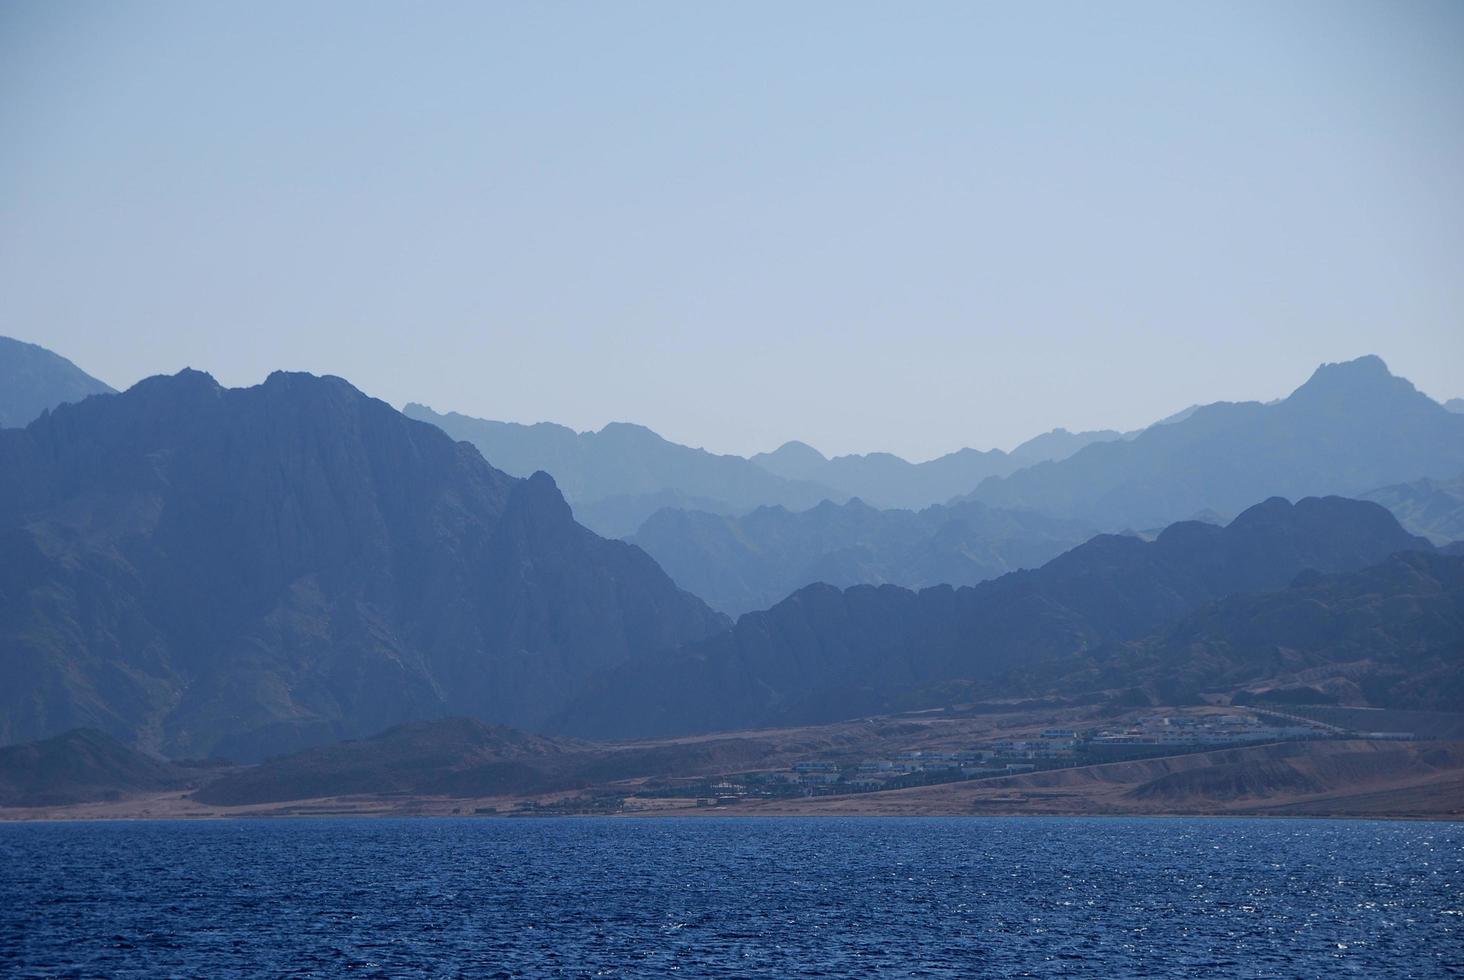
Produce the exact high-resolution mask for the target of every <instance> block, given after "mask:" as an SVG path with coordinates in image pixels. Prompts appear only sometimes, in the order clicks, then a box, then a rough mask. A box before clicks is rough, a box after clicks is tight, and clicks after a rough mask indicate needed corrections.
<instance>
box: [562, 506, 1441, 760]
mask: <svg viewBox="0 0 1464 980" xmlns="http://www.w3.org/2000/svg"><path fill="white" fill-rule="evenodd" d="M1411 549H1422V550H1431V546H1430V545H1429V543H1428V542H1427V540H1425V539H1423V538H1417V537H1414V536H1412V535H1410V534H1408V533H1407V532H1405V531H1404V530H1403V529H1402V528H1401V527H1399V525H1398V522H1397V521H1396V520H1395V519H1394V518H1393V516H1392V515H1391V514H1389V513H1388V512H1387V511H1386V510H1385V509H1384V508H1382V507H1380V506H1378V505H1377V504H1372V503H1367V502H1363V501H1354V500H1345V499H1342V498H1336V497H1330V498H1321V499H1317V498H1309V499H1305V500H1302V501H1300V502H1298V503H1297V504H1295V505H1292V504H1290V503H1288V502H1287V501H1285V500H1283V499H1280V498H1273V499H1270V500H1267V501H1265V502H1264V503H1261V504H1258V505H1256V506H1254V507H1251V508H1249V509H1248V510H1246V511H1245V512H1244V513H1242V514H1241V515H1240V516H1239V517H1237V518H1236V519H1235V520H1234V521H1233V522H1231V523H1230V524H1229V525H1228V526H1226V527H1223V528H1222V527H1216V526H1214V525H1211V524H1203V523H1198V522H1184V523H1179V524H1175V525H1172V526H1170V527H1169V528H1167V529H1166V530H1165V531H1164V532H1163V533H1162V534H1160V535H1159V537H1158V538H1157V539H1156V540H1154V541H1152V542H1148V541H1144V540H1141V539H1139V538H1137V537H1132V536H1120V535H1099V536H1098V537H1095V538H1093V539H1092V540H1091V541H1088V542H1087V543H1085V544H1083V545H1080V546H1079V547H1077V548H1074V549H1072V550H1071V551H1069V552H1067V553H1066V554H1064V555H1062V556H1060V557H1058V558H1055V559H1053V560H1052V561H1050V562H1048V563H1047V564H1046V565H1043V566H1042V567H1041V568H1040V569H1037V570H1034V571H1020V572H1013V573H1011V574H1008V575H1004V576H1002V577H1001V578H998V579H994V580H992V581H990V582H984V583H981V584H979V585H976V586H971V587H966V588H960V589H954V588H951V587H948V586H939V587H935V588H929V589H923V590H921V591H919V592H913V591H911V590H909V589H902V588H897V587H895V586H888V585H887V586H879V587H875V586H855V587H853V588H850V589H846V590H842V591H841V590H839V589H836V588H834V587H832V586H828V585H814V586H810V587H808V588H805V589H801V590H799V591H798V592H796V593H794V594H793V595H791V596H789V597H788V598H787V599H786V600H784V601H783V602H780V603H779V604H778V605H776V606H774V607H772V608H771V609H769V610H767V611H765V612H759V613H750V614H748V615H746V616H743V617H742V618H741V619H739V620H738V621H737V624H736V625H735V626H734V627H733V628H732V629H730V630H727V631H725V632H723V633H721V634H719V635H717V636H714V637H712V638H710V639H708V640H704V641H700V642H697V643H693V644H690V645H688V646H686V647H684V648H683V649H681V650H678V651H675V652H673V653H669V654H666V655H663V656H659V657H654V658H649V659H646V660H643V661H639V662H637V663H635V664H633V665H628V666H626V667H624V668H622V669H619V670H617V671H613V672H612V673H611V674H610V675H609V676H608V677H606V678H605V679H604V680H602V682H601V684H600V686H599V687H598V688H597V689H596V690H594V691H593V692H592V693H591V694H589V695H587V696H586V697H584V698H582V699H581V700H580V702H579V703H578V704H576V706H575V707H574V709H573V710H571V711H570V712H568V713H566V714H565V715H564V716H563V717H562V721H561V724H562V725H563V726H564V727H565V729H566V730H568V731H572V732H575V733H577V734H595V735H641V734H665V733H678V732H696V731H711V730H717V729H735V728H742V727H748V726H754V725H767V724H783V723H794V722H812V721H827V720H833V719H836V718H847V717H854V716H858V715H862V714H870V713H877V712H883V711H889V710H895V709H901V708H909V707H917V706H924V705H927V704H930V703H941V699H942V698H944V697H945V696H946V695H945V693H943V692H942V690H941V689H942V686H943V685H949V683H950V682H953V681H976V682H981V681H983V680H986V679H999V678H1001V677H1003V676H1006V675H1009V674H1012V673H1014V672H1016V673H1020V672H1021V670H1023V669H1026V668H1028V667H1029V666H1030V665H1033V664H1036V663H1039V662H1041V663H1047V664H1049V665H1050V666H1048V667H1047V668H1045V672H1044V673H1043V675H1042V676H1044V677H1055V676H1058V675H1066V674H1070V673H1072V672H1073V671H1076V670H1079V669H1080V668H1081V667H1083V666H1084V665H1087V664H1088V663H1089V659H1090V656H1091V654H1092V652H1093V651H1097V650H1102V649H1103V648H1104V647H1106V646H1108V645H1112V644H1117V643H1123V642H1127V641H1132V640H1137V639H1140V638H1142V637H1145V636H1147V635H1149V634H1151V633H1154V632H1156V631H1157V630H1159V629H1161V628H1163V627H1165V626H1167V625H1169V624H1172V623H1174V622H1176V621H1177V620H1179V619H1180V618H1181V617H1183V616H1184V615H1185V614H1187V613H1189V612H1192V611H1194V610H1196V609H1198V608H1199V607H1201V606H1203V605H1204V604H1206V603H1208V602H1212V601H1215V600H1217V599H1220V598H1223V597H1225V596H1229V595H1232V594H1235V593H1242V592H1265V591H1272V590H1276V589H1281V588H1284V587H1285V586H1286V585H1287V584H1288V583H1290V582H1291V581H1292V579H1293V578H1294V577H1295V576H1296V575H1297V574H1298V573H1299V572H1301V571H1303V570H1305V569H1315V570H1318V571H1322V572H1340V571H1350V570H1355V569H1359V568H1363V567H1366V566H1368V565H1370V564H1373V563H1376V562H1378V561H1380V560H1382V559H1384V558H1386V557H1387V556H1388V555H1390V554H1392V553H1394V552H1397V551H1404V550H1411ZM1064 659H1067V660H1068V661H1069V662H1068V663H1067V664H1066V665H1064V663H1063V661H1064ZM1051 664H1055V666H1051Z"/></svg>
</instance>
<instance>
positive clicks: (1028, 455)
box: [752, 429, 1136, 510]
mask: <svg viewBox="0 0 1464 980" xmlns="http://www.w3.org/2000/svg"><path fill="white" fill-rule="evenodd" d="M1135 434H1136V433H1123V432H1116V431H1114V430H1112V429H1103V430H1100V431H1095V432H1069V431H1068V430H1067V429H1053V430H1052V431H1051V432H1045V433H1043V434H1042V435H1040V436H1036V437H1034V438H1032V439H1028V440H1027V441H1026V442H1024V443H1022V444H1021V445H1020V446H1018V447H1017V448H1015V449H1013V450H1012V451H1011V452H1010V453H1005V452H1002V451H1001V450H1000V449H992V450H988V451H986V452H982V451H980V450H976V449H960V450H957V451H956V452H953V453H947V454H946V455H944V456H941V457H939V458H937V459H932V460H929V461H927V462H924V463H911V462H908V461H906V460H904V459H901V458H900V457H899V456H895V455H893V454H892V453H864V454H855V455H850V456H835V457H834V458H833V459H827V458H825V457H824V455H823V454H822V453H820V452H819V451H818V450H816V449H814V448H813V447H812V446H809V445H807V444H806V443H802V442H786V443H784V444H783V445H781V446H779V447H778V448H777V449H775V450H774V451H773V452H770V453H758V454H757V455H755V456H753V457H752V462H754V463H756V464H757V465H758V466H761V467H762V468H763V469H765V470H768V471H769V472H771V473H776V474H778V475H779V476H782V477H786V478H788V479H790V480H806V481H808V482H811V483H819V484H824V485H826V486H831V487H837V488H838V489H839V490H840V492H842V493H843V494H844V495H846V496H852V497H858V498H860V499H861V500H863V501H865V502H867V503H871V504H875V505H877V506H879V507H884V508H901V509H917V510H918V509H920V508H923V507H928V506H930V505H932V504H937V503H944V502H946V501H948V500H950V499H951V498H953V497H957V496H961V495H963V494H966V493H969V492H970V491H971V489H972V488H974V487H975V486H976V485H977V484H979V483H980V482H981V481H982V480H984V479H986V478H987V477H988V476H1003V475H1005V474H1008V473H1013V472H1015V471H1017V470H1019V469H1021V468H1022V467H1024V466H1031V465H1032V464H1033V463H1040V462H1043V461H1044V460H1060V459H1067V458H1068V457H1069V456H1071V455H1072V454H1073V453H1075V452H1077V451H1078V450H1080V449H1082V448H1084V447H1085V446H1091V445H1092V444H1094V443H1096V442H1112V441H1114V440H1117V439H1126V438H1131V437H1132V436H1133V435H1135Z"/></svg>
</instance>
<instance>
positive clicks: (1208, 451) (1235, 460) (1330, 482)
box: [968, 357, 1464, 530]
mask: <svg viewBox="0 0 1464 980" xmlns="http://www.w3.org/2000/svg"><path fill="white" fill-rule="evenodd" d="M1460 472H1464V416H1461V415H1458V414H1455V413H1452V412H1449V411H1447V410H1446V409H1444V407H1443V406H1441V405H1439V404H1438V403H1437V402H1435V401H1433V400H1432V399H1430V398H1428V397H1427V396H1426V395H1423V394H1421V393H1420V392H1418V391H1417V390H1416V389H1415V388H1414V387H1413V385H1412V384H1410V383H1409V382H1408V381H1406V380H1404V379H1402V378H1398V377H1395V376H1393V375H1392V374H1390V373H1389V372H1388V369H1387V366H1386V365H1385V364H1384V363H1383V362H1382V361H1381V360H1380V359H1378V358H1376V357H1362V358H1358V359H1357V360H1355V361H1348V362H1345V363H1342V364H1326V365H1323V366H1322V367H1320V368H1318V369H1317V371H1316V373H1315V374H1313V375H1312V377H1311V379H1310V380H1308V381H1307V383H1306V384H1304V385H1302V386H1301V387H1300V388H1298V389H1297V390H1296V391H1295V392H1293V393H1292V394H1291V395H1290V397H1288V398H1286V399H1283V400H1282V401H1280V402H1276V403H1275V404H1271V405H1262V404H1260V403H1259V402H1245V403H1218V404H1214V405H1206V406H1204V407H1202V408H1198V409H1196V410H1195V411H1194V412H1193V413H1192V414H1190V415H1189V417H1187V418H1184V419H1182V420H1180V421H1176V422H1173V423H1171V424H1168V425H1156V426H1151V427H1150V428H1148V429H1146V430H1144V431H1143V432H1142V433H1140V434H1139V435H1138V436H1136V437H1135V438H1133V439H1132V440H1119V441H1113V442H1104V443H1098V444H1095V445H1090V446H1088V447H1086V448H1084V449H1082V450H1080V451H1079V452H1077V453H1075V454H1074V455H1072V456H1070V457H1069V458H1067V459H1065V460H1061V461H1058V462H1048V463H1040V464H1038V465H1036V466H1032V467H1028V468H1027V469H1024V470H1020V471H1018V472H1016V473H1013V474H1011V475H1009V476H1006V477H992V478H989V479H987V480H986V481H984V482H983V483H982V484H981V485H980V486H979V487H977V488H976V489H975V491H974V492H973V493H971V494H970V495H969V496H968V499H972V500H978V501H980V502H982V503H985V504H988V505H990V506H993V507H1025V508H1030V509H1033V510H1038V511H1041V512H1043V513H1046V514H1050V515H1053V516H1057V517H1068V518H1074V519H1077V520H1083V521H1087V522H1089V523H1092V524H1094V525H1096V526H1098V527H1102V528H1105V529H1109V530H1117V529H1122V528H1126V527H1128V528H1145V527H1161V526H1164V525H1166V524H1169V523H1171V522H1173V521H1177V520H1183V519H1184V518H1186V517H1188V516H1189V515H1191V514H1194V513H1196V512H1199V511H1201V510H1205V509H1209V510H1213V511H1215V512H1217V513H1219V514H1222V515H1223V514H1235V513H1237V512H1239V511H1240V510H1241V509H1242V508H1244V507H1245V506H1247V504H1248V503H1249V502H1250V501H1254V500H1256V499H1258V498H1261V497H1265V496H1269V495H1273V494H1274V495H1281V496H1286V497H1290V498H1293V499H1294V498H1297V497H1303V496H1308V495H1315V494H1341V495H1345V496H1357V495H1359V494H1363V493H1366V492H1368V491H1371V490H1373V489H1375V488H1377V487H1380V486H1385V485H1389V484H1393V483H1396V482H1398V481H1399V480H1400V479H1402V480H1413V479H1418V478H1420V477H1432V478H1450V477H1453V476H1455V475H1457V474H1458V473H1460Z"/></svg>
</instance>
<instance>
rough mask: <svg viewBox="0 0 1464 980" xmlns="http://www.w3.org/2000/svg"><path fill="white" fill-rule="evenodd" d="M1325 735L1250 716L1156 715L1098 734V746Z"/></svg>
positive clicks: (1212, 743)
mask: <svg viewBox="0 0 1464 980" xmlns="http://www.w3.org/2000/svg"><path fill="white" fill-rule="evenodd" d="M1324 734H1325V732H1324V731H1323V730H1322V729H1321V728H1320V727H1318V726H1313V725H1307V724H1304V723H1302V722H1300V721H1298V722H1297V723H1295V724H1291V725H1282V724H1276V723H1271V722H1266V721H1262V720H1261V719H1260V718H1258V717H1257V716H1255V715H1250V714H1212V715H1154V716H1151V717H1148V718H1140V719H1138V720H1137V721H1136V722H1134V723H1133V724H1132V725H1127V726H1125V727H1122V728H1111V729H1104V730H1102V731H1099V732H1096V733H1095V734H1094V735H1093V737H1092V739H1091V742H1092V744H1093V745H1097V746H1124V745H1134V746H1145V745H1155V746H1178V747H1184V746H1192V747H1196V748H1199V747H1205V746H1215V745H1238V744H1243V743H1247V742H1281V741H1288V740H1292V739H1302V738H1318V737H1320V736H1322V735H1324Z"/></svg>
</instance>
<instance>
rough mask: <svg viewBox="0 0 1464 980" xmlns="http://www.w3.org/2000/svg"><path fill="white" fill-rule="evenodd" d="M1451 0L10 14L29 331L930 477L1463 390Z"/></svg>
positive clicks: (0, 131)
mask: <svg viewBox="0 0 1464 980" xmlns="http://www.w3.org/2000/svg"><path fill="white" fill-rule="evenodd" d="M1461 50H1464V4H1460V3H1457V2H1439V3H1425V2H1406V0H1399V2H1381V0H1377V2H1360V3H1359V2H1350V0H1326V2H1320V3H1311V2H1299V0H1298V2H1274V0H1266V2H1244V0H1240V2H1225V3H1213V4H1202V3H1185V4H1175V3H1168V2H1146V3H1131V2H1119V0H1115V2H1105V3H1101V4H1096V3H1048V2H1037V3H1030V4H1028V3H1020V4H1019V3H1004V4H980V3H953V4H943V3H919V4H897V3H879V4H860V3H813V2H810V3H799V4H787V3H737V4H723V5H711V4H679V3H658V4H634V3H614V4H602V3H594V4H591V3H585V4H560V3H523V4H514V3H492V4H483V3H472V4H461V5H459V4H450V3H435V4H406V3H394V4H377V3H331V2H315V3H309V4H293V3H291V4H285V3H268V2H251V3H248V4H243V3H238V4H231V5H225V4H215V3H203V4H199V3H176V4H175V3H166V2H147V3H126V2H111V3H97V4H91V3H82V2H60V3H57V2H51V0H46V2H40V3H30V2H17V0H6V2H4V3H3V4H0V334H7V335H10V336H15V337H18V338H21V339H24V340H29V341H33V342H36V343H40V344H43V345H45V346H47V347H50V348H52V349H54V350H56V351H58V352H59V353H61V354H63V355H65V356H67V357H69V358H71V359H72V360H74V361H76V362H77V363H78V364H79V365H80V366H81V367H83V368H84V369H85V370H87V371H88V372H90V373H92V374H94V375H96V376H98V377H100V378H101V379H103V380H105V381H107V382H109V383H111V384H113V385H115V386H118V387H125V386H127V385H130V384H132V383H134V382H135V381H137V380H139V379H140V378H143V377H146V376H148V375H151V374H157V373H171V372H174V371H177V370H179V369H180V368H182V367H185V366H192V367H195V368H199V369H202V370H207V371H209V372H211V373H212V374H213V375H214V376H215V377H216V378H218V379H219V380H220V381H221V382H223V383H225V384H228V385H247V384H255V383H258V382H259V381H260V380H262V379H263V378H264V377H265V376H266V375H267V374H268V373H269V372H270V371H271V370H275V369H278V368H284V369H291V370H307V371H312V372H316V373H322V374H325V373H328V374H337V375H340V376H342V377H345V378H348V379H349V380H351V381H352V382H353V383H354V384H355V385H356V386H357V387H359V388H361V389H362V390H364V391H366V392H368V393H369V394H372V395H375V396H378V397H380V398H383V399H385V400H387V401H389V402H391V403H393V404H396V405H398V406H400V405H401V404H403V403H405V402H407V401H419V402H424V403H426V404H429V405H431V406H432V407H434V408H436V409H438V410H443V411H446V410H455V411H460V412H464V413H466V414H470V415H477V416H481V417H486V418H496V419H506V420H513V421H523V422H533V421H540V420H549V421H555V422H560V423H563V424H566V425H570V426H573V427H574V428H576V429H581V430H584V429H592V428H596V429H597V428H599V427H600V426H602V425H604V424H605V423H606V422H609V421H612V420H621V421H632V422H639V423H642V424H644V425H648V426H650V427H651V428H653V429H655V430H657V431H658V432H660V433H661V434H662V435H664V436H666V437H667V438H670V439H673V440H674V441H677V442H683V443H687V444H690V445H696V446H704V447H706V448H708V449H712V450H714V451H718V452H735V453H742V454H748V453H752V452H757V451H760V450H767V449H772V448H774V447H776V446H777V445H779V444H781V443H782V442H784V441H785V440H788V439H801V440H803V441H806V442H808V443H810V444H812V445H814V446H816V447H818V448H820V449H821V450H823V451H824V452H826V453H830V454H834V453H846V452H867V451H874V450H883V451H893V452H897V453H900V454H901V455H904V456H906V457H907V458H911V459H925V458H929V457H932V456H936V455H939V454H941V453H944V452H948V451H951V450H954V449H957V448H959V447H962V446H972V447H974V448H980V449H986V448H991V447H1000V448H1010V447H1011V446H1012V445H1014V444H1016V443H1018V442H1020V441H1022V440H1023V439H1025V438H1027V437H1029V436H1031V435H1034V434H1036V433H1038V432H1042V431H1046V430H1048V429H1051V428H1053V427H1056V426H1065V427H1067V428H1070V429H1082V428H1118V429H1131V428H1135V427H1138V426H1141V425H1144V424H1146V423H1148V422H1151V421H1154V420H1155V419H1158V418H1160V417H1162V416H1165V415H1168V414H1170V413H1172V412H1174V411H1176V410H1178V409H1181V408H1183V407H1185V406H1186V405H1189V404H1191V403H1195V402H1202V403H1203V402H1210V401H1216V400H1221V399H1227V400H1241V399H1262V400H1267V399H1271V398H1274V397H1277V396H1283V395H1285V394H1286V393H1288V392H1289V391H1291V390H1292V389H1294V388H1295V387H1296V386H1298V385H1299V384H1301V383H1302V382H1303V381H1304V380H1305V379H1306V377H1307V376H1308V375H1309V374H1310V373H1311V371H1312V370H1313V369H1314V368H1315V367H1316V366H1317V365H1318V364H1319V363H1322V362H1327V361H1338V360H1345V359H1349V358H1352V357H1357V356H1360V355H1362V354H1366V353H1376V354H1379V355H1381V356H1382V357H1383V358H1384V359H1385V360H1386V361H1387V362H1388V364H1389V366H1390V367H1391V368H1392V369H1393V371H1394V372H1395V373H1398V374H1402V375H1404V376H1405V377H1408V378H1409V379H1410V380H1412V381H1413V382H1414V383H1415V384H1416V385H1418V386H1419V387H1420V388H1421V389H1422V390H1423V391H1425V392H1427V393H1428V394H1430V395H1433V396H1434V397H1436V398H1439V399H1441V400H1442V399H1444V398H1449V397H1454V396H1460V395H1464V58H1461V57H1459V52H1460V51H1461Z"/></svg>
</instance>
